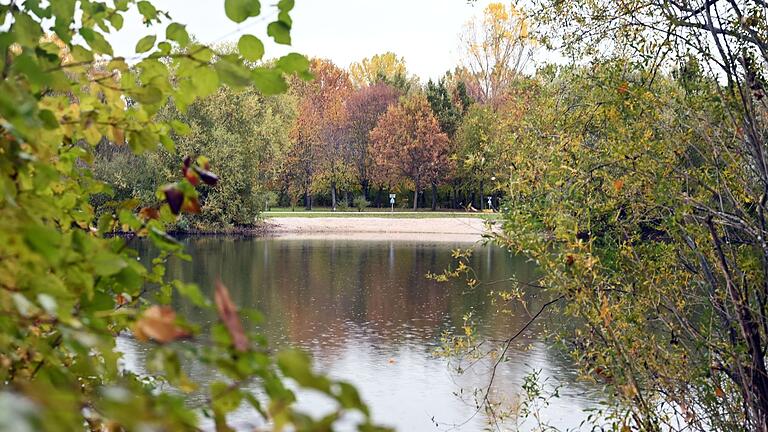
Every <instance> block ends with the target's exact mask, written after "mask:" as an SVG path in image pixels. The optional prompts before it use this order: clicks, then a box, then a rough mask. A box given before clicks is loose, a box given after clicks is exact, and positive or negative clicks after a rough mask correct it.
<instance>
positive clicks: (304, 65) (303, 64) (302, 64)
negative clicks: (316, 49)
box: [276, 53, 309, 73]
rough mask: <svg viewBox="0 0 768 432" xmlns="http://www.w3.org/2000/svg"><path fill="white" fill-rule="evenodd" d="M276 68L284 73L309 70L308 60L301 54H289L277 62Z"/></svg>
mask: <svg viewBox="0 0 768 432" xmlns="http://www.w3.org/2000/svg"><path fill="white" fill-rule="evenodd" d="M276 66H277V67H278V68H280V69H282V71H283V72H285V73H293V72H304V71H307V70H309V60H307V58H306V57H304V56H303V55H301V54H297V53H290V54H287V55H285V56H283V57H280V59H278V60H277V63H276Z"/></svg>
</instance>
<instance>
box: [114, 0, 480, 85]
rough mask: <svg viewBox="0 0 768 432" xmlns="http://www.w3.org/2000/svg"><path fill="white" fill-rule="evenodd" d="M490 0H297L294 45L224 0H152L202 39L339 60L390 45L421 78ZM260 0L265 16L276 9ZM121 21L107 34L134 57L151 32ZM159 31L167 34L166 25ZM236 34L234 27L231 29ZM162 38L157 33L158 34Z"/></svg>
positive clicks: (442, 61) (450, 61)
mask: <svg viewBox="0 0 768 432" xmlns="http://www.w3.org/2000/svg"><path fill="white" fill-rule="evenodd" d="M489 2H490V0H477V1H476V2H475V3H473V4H469V3H468V2H467V0H296V7H295V9H294V10H293V12H292V14H291V17H292V18H293V30H292V38H293V46H292V47H287V48H285V47H282V46H281V47H278V46H277V45H275V44H273V43H268V39H269V38H267V37H266V35H265V34H264V33H263V32H264V29H265V28H266V23H267V22H265V21H263V20H262V21H260V18H261V17H259V18H255V19H250V20H247V21H245V22H243V23H241V24H239V25H238V24H236V23H234V22H232V21H229V19H227V17H226V15H225V14H224V1H223V0H155V1H154V2H153V3H154V4H155V6H157V8H158V9H160V10H164V11H166V12H169V13H170V14H171V17H172V18H173V20H174V21H177V22H180V23H182V24H186V25H187V30H188V31H189V33H190V34H193V35H195V36H196V37H197V38H198V39H199V40H200V41H201V42H205V43H211V42H215V41H221V40H224V41H227V40H228V41H237V39H238V38H239V36H240V35H241V34H243V33H253V34H256V35H257V36H259V37H260V38H261V39H262V40H263V41H264V42H265V45H266V47H267V54H266V57H268V58H269V57H276V56H279V55H281V54H284V53H287V52H290V51H295V52H299V53H302V54H305V55H308V56H310V57H324V58H329V59H331V60H332V61H333V62H334V63H336V64H337V65H339V66H342V67H347V66H349V65H350V64H351V63H352V62H355V61H358V60H360V59H362V58H364V57H370V56H372V55H374V54H379V53H383V52H386V51H392V52H394V53H396V54H397V55H399V56H402V57H404V58H405V61H406V64H407V67H408V71H409V73H412V74H415V75H417V76H419V77H420V78H421V79H422V80H427V79H429V78H438V77H440V76H441V75H442V74H443V73H444V72H445V71H447V70H449V69H453V68H454V66H455V65H457V64H458V63H459V61H460V57H461V51H460V49H459V33H460V32H461V29H462V27H463V25H464V23H465V22H466V21H467V20H468V19H470V18H471V17H472V16H473V15H476V14H480V13H481V12H482V10H483V8H484V7H485V5H486V4H488V3H489ZM276 3H277V0H262V16H267V17H268V19H269V20H272V19H274V17H275V16H276V12H274V11H275V10H276V8H274V7H273V6H271V5H272V4H276ZM125 18H126V19H125V27H124V28H123V29H122V31H120V32H119V33H116V34H114V35H112V37H110V38H109V39H110V42H111V43H112V44H113V46H114V48H115V53H116V54H117V55H123V56H126V57H131V56H133V55H134V47H135V45H136V42H137V41H138V39H139V38H140V37H141V36H144V35H146V34H148V32H147V29H146V28H144V27H143V25H142V24H140V20H139V19H138V17H137V16H135V15H130V16H126V17H125ZM157 33H158V34H159V35H161V38H162V35H164V33H165V26H161V27H160V31H158V32H157ZM233 33H234V34H233ZM161 40H162V39H161Z"/></svg>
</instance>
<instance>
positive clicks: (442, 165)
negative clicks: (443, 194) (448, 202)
mask: <svg viewBox="0 0 768 432" xmlns="http://www.w3.org/2000/svg"><path fill="white" fill-rule="evenodd" d="M449 150H450V146H449V139H448V135H446V134H445V133H443V132H442V131H441V130H440V125H439V124H438V122H437V119H436V118H435V116H434V114H433V113H432V109H431V108H430V106H429V102H427V99H426V97H425V96H424V95H420V94H419V95H414V96H409V97H407V98H404V99H403V100H401V102H400V103H399V104H397V105H390V107H389V108H388V109H387V112H386V113H384V115H382V116H381V118H379V121H378V123H377V125H376V127H375V128H374V129H373V130H372V131H371V153H372V155H373V167H372V168H373V169H372V170H371V174H372V177H373V179H374V180H375V181H377V182H378V183H380V184H388V185H394V184H396V183H399V182H402V181H409V182H412V183H413V209H414V210H416V208H417V207H418V198H419V192H420V191H421V190H422V187H423V186H424V185H428V184H431V183H436V182H439V181H440V180H441V179H442V178H443V177H444V174H445V173H446V172H447V171H448V170H449V169H450V165H451V161H450V159H449V157H448V156H449Z"/></svg>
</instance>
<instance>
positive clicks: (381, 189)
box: [373, 188, 384, 208]
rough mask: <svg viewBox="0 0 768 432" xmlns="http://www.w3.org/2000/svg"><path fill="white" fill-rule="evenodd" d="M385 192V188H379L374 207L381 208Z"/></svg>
mask: <svg viewBox="0 0 768 432" xmlns="http://www.w3.org/2000/svg"><path fill="white" fill-rule="evenodd" d="M383 192H384V188H379V190H378V191H376V202H375V203H374V204H373V205H374V207H378V208H381V195H382V193H383Z"/></svg>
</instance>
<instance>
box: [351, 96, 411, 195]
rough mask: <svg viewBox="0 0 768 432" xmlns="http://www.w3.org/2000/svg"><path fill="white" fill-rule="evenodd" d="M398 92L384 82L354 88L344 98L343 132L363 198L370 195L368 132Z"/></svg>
mask: <svg viewBox="0 0 768 432" xmlns="http://www.w3.org/2000/svg"><path fill="white" fill-rule="evenodd" d="M399 97H400V91H399V90H398V89H397V88H395V87H393V86H391V85H389V84H385V83H377V84H374V85H372V86H366V87H362V88H359V89H357V90H355V91H354V92H353V93H352V94H351V95H350V97H349V99H347V113H348V114H347V125H346V131H347V134H348V137H349V140H350V142H351V144H352V147H353V149H354V163H355V167H356V169H357V179H358V181H359V182H360V187H361V189H362V191H363V195H364V196H365V198H366V199H369V198H370V187H371V176H370V173H369V170H370V167H371V163H372V160H371V152H370V133H371V131H372V130H373V128H374V127H376V123H377V122H378V120H379V117H381V115H382V114H384V113H385V112H386V111H387V108H389V106H390V105H392V104H396V103H397V101H398V98H399Z"/></svg>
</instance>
